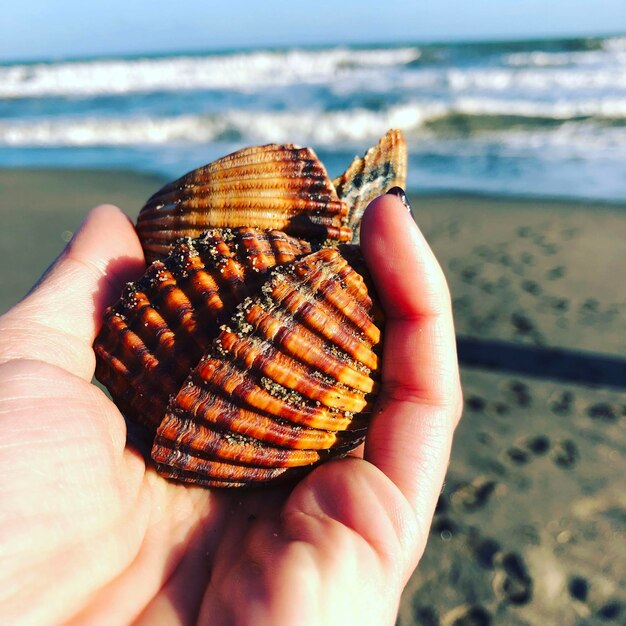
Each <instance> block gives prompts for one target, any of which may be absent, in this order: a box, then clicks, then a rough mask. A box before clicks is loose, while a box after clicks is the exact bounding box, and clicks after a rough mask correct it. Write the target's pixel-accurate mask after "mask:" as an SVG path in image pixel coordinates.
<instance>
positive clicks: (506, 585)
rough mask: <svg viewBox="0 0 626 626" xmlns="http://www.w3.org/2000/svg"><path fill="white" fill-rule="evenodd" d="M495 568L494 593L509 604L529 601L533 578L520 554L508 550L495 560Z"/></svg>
mask: <svg viewBox="0 0 626 626" xmlns="http://www.w3.org/2000/svg"><path fill="white" fill-rule="evenodd" d="M496 568H497V572H496V575H495V576H494V578H493V588H494V591H495V592H496V594H497V595H498V596H500V597H502V598H504V599H506V600H507V601H508V602H510V603H511V604H527V603H528V602H530V600H531V599H532V593H533V580H532V578H531V576H530V574H529V573H528V568H527V567H526V563H525V562H524V559H523V558H522V556H521V555H520V554H518V553H517V552H508V553H507V554H504V555H502V557H501V558H499V559H498V560H497V563H496Z"/></svg>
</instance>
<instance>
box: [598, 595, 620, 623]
mask: <svg viewBox="0 0 626 626" xmlns="http://www.w3.org/2000/svg"><path fill="white" fill-rule="evenodd" d="M623 613H624V611H623V610H622V604H621V603H620V602H619V601H618V600H611V601H610V602H607V603H606V604H605V605H604V606H603V607H602V608H600V609H599V610H598V617H599V618H600V619H601V620H604V621H606V622H609V621H610V622H616V621H617V620H618V619H620V618H621V617H623Z"/></svg>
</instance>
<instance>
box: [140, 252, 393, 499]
mask: <svg viewBox="0 0 626 626" xmlns="http://www.w3.org/2000/svg"><path fill="white" fill-rule="evenodd" d="M350 255H352V258H351V260H352V264H353V265H355V266H357V267H359V269H360V272H361V273H364V270H363V268H362V266H360V264H359V263H358V261H356V262H355V260H354V251H348V250H343V251H342V252H340V251H339V250H338V249H335V248H326V249H322V250H320V251H319V252H316V253H314V254H311V255H308V256H306V257H303V258H302V259H300V260H298V261H295V262H294V263H292V264H289V265H283V266H280V267H277V268H275V269H274V270H272V272H271V276H270V278H269V280H268V281H267V282H266V283H265V284H264V286H263V287H262V290H261V292H260V293H259V295H257V296H256V297H253V298H247V299H246V300H245V301H244V302H243V303H242V304H241V305H240V306H239V307H238V308H237V311H236V313H235V315H234V316H233V317H232V318H231V320H230V321H229V322H228V323H227V324H225V325H224V326H223V327H222V331H221V333H220V334H219V336H218V337H217V339H216V340H215V341H214V342H213V345H212V347H211V349H210V350H209V351H208V352H207V353H206V354H205V355H204V357H203V358H202V360H201V361H200V363H199V364H198V366H197V367H196V368H195V369H194V370H193V371H192V372H191V375H190V376H189V378H188V379H187V381H186V382H185V384H184V385H183V386H182V387H181V388H180V391H179V392H178V394H177V395H176V397H175V398H174V400H173V401H172V402H171V403H170V406H169V408H168V410H167V413H166V416H165V418H164V419H163V421H162V422H161V425H160V426H159V428H158V431H157V436H156V439H155V441H154V445H153V448H152V458H153V460H154V461H155V462H156V463H157V467H158V470H159V472H160V473H162V474H163V475H165V476H168V477H172V478H176V479H178V480H182V481H188V482H193V483H196V484H202V485H206V486H228V487H231V486H243V485H255V484H263V483H266V482H268V481H273V480H276V479H278V478H281V479H288V478H290V477H292V476H300V475H301V474H302V473H303V472H305V471H308V470H310V469H311V468H312V467H314V466H315V465H317V464H318V463H320V462H321V461H323V460H325V459H327V458H330V457H332V456H337V455H343V454H346V453H347V452H348V451H349V450H351V449H353V448H354V447H356V446H357V445H358V444H359V443H360V442H361V441H362V440H363V438H364V436H365V430H366V427H367V421H368V416H369V412H370V411H371V408H372V401H373V398H374V396H375V393H376V391H377V387H378V382H377V379H378V374H379V367H380V360H379V356H378V354H377V348H378V346H379V344H380V341H381V329H380V325H381V318H380V315H379V313H378V309H377V307H376V306H375V305H374V303H373V302H372V299H371V297H370V295H369V292H368V288H367V285H366V283H365V280H364V279H363V276H362V275H361V273H359V272H357V271H356V270H355V269H354V267H353V266H352V265H351V264H350V263H349V262H348V260H347V258H350Z"/></svg>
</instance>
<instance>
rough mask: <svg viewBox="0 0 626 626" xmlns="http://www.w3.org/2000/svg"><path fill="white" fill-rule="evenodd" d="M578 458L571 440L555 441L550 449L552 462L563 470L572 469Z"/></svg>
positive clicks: (575, 446) (576, 449) (576, 448)
mask: <svg viewBox="0 0 626 626" xmlns="http://www.w3.org/2000/svg"><path fill="white" fill-rule="evenodd" d="M579 457H580V453H579V452H578V446H577V445H576V444H575V443H574V442H573V441H572V440H571V439H563V440H561V441H557V442H556V443H555V444H554V446H553V447H552V460H553V461H554V463H555V464H556V465H558V466H559V467H562V468H564V469H571V468H572V467H574V465H576V463H577V462H578V459H579Z"/></svg>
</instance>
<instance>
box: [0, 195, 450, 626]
mask: <svg viewBox="0 0 626 626" xmlns="http://www.w3.org/2000/svg"><path fill="white" fill-rule="evenodd" d="M361 242H362V247H363V253H364V255H365V257H366V260H367V262H368V264H369V266H370V268H371V272H372V275H373V278H374V281H375V283H376V285H377V288H378V290H379V294H380V297H381V299H382V302H383V306H384V309H385V311H386V316H387V326H386V336H385V353H384V367H383V390H382V394H381V397H380V401H379V403H378V405H377V411H376V414H375V417H374V419H373V422H372V425H371V430H370V432H369V435H368V438H367V442H366V446H365V450H364V452H363V453H362V454H363V457H364V458H363V459H361V458H355V457H349V458H345V459H342V460H337V461H333V462H330V463H328V464H326V465H323V466H321V467H319V468H318V469H316V470H315V471H313V472H312V473H311V474H310V475H309V476H308V477H307V478H306V479H305V480H303V481H302V482H301V483H300V484H298V485H297V486H296V487H295V488H293V487H291V488H286V487H281V488H278V487H275V488H271V489H264V490H260V491H252V492H246V491H237V490H233V491H228V490H226V491H220V490H205V489H201V488H197V487H188V486H183V485H179V484H174V483H171V482H168V481H166V480H164V479H162V478H161V477H159V476H158V475H157V474H156V473H155V471H154V469H153V468H152V467H150V466H149V467H147V468H146V466H145V464H144V460H143V458H142V457H141V456H140V455H139V454H138V453H137V452H136V451H134V450H133V449H132V448H130V447H127V446H126V430H125V423H124V420H123V418H122V416H121V414H120V413H119V412H118V410H117V408H116V407H115V406H114V405H113V404H112V403H111V401H110V400H109V399H108V398H107V397H106V396H105V394H104V393H102V392H101V391H100V390H99V389H98V388H97V387H95V386H94V385H92V384H91V382H90V381H91V378H92V375H93V371H94V363H95V359H94V354H93V351H92V349H91V344H92V342H93V339H94V337H95V334H96V332H97V330H98V326H99V320H100V319H101V316H102V312H103V310H104V307H105V306H107V305H108V304H110V303H111V302H112V301H114V300H115V299H116V298H117V297H118V295H119V293H120V291H121V286H122V284H123V283H124V282H125V281H126V280H129V279H130V278H132V277H136V276H137V275H138V274H139V273H140V272H141V271H142V268H143V257H142V254H141V248H140V246H139V242H138V241H137V238H136V236H135V233H134V230H133V228H132V226H131V224H130V223H129V221H128V220H127V218H126V217H124V216H123V215H122V213H120V212H119V211H118V210H117V209H115V208H114V207H110V206H103V207H99V208H98V209H95V210H94V211H93V212H92V213H90V214H89V216H88V217H87V219H86V221H85V223H84V224H83V225H82V227H81V228H80V230H79V231H78V232H77V234H76V236H75V237H74V239H73V240H72V242H71V243H70V244H69V246H68V247H67V249H66V250H65V251H64V252H63V253H62V255H61V256H60V257H59V259H58V260H57V261H56V263H55V264H54V265H53V266H52V268H51V269H50V270H49V271H48V272H47V273H46V275H45V276H44V278H43V279H42V280H41V281H40V283H39V284H38V285H37V286H36V287H35V288H34V290H33V291H32V292H31V293H30V294H29V295H28V296H27V297H26V298H25V299H24V300H23V301H22V302H21V303H20V304H18V305H17V306H16V307H14V308H13V309H12V310H11V311H9V312H8V313H7V314H6V315H4V316H3V317H2V318H0V474H1V476H2V481H1V483H0V501H1V502H2V506H1V507H0V529H1V534H0V589H1V591H0V622H1V623H3V624H13V625H16V624H46V625H50V624H58V623H70V624H89V625H90V626H95V625H100V624H111V625H115V626H118V625H122V624H129V623H138V624H151V625H152V624H168V625H171V624H185V625H187V624H196V623H199V624H219V625H222V624H253V625H254V626H261V625H264V624H268V625H272V626H280V625H281V624H287V625H292V624H307V625H308V624H319V625H324V626H329V625H332V624H342V625H345V624H360V625H364V624H375V625H376V626H380V625H381V624H393V623H394V620H395V615H396V612H397V608H398V602H399V599H400V594H401V592H402V589H403V587H404V585H405V584H406V581H407V580H408V578H409V576H410V575H411V572H412V571H413V569H414V567H415V566H416V564H417V562H418V560H419V558H420V556H421V554H422V551H423V549H424V546H425V543H426V539H427V536H428V529H429V526H430V523H431V519H432V515H433V511H434V507H435V503H436V500H437V496H438V494H439V491H440V489H441V485H442V481H443V478H444V474H445V471H446V465H447V461H448V457H449V452H450V445H451V440H452V433H453V430H454V427H455V425H456V422H457V420H458V417H459V415H460V407H461V393H460V388H459V380H458V371H457V365H456V354H455V342H454V331H453V325H452V317H451V311H450V303H449V296H448V292H447V288H446V284H445V280H444V278H443V274H442V272H441V269H440V268H439V266H438V265H437V263H436V261H435V258H434V256H433V255H432V252H431V251H430V249H429V248H428V246H427V244H426V242H425V240H424V239H423V237H422V235H421V233H420V232H419V230H418V229H417V227H416V226H415V224H414V223H413V221H412V219H411V218H410V216H409V214H408V212H407V211H406V209H405V208H404V207H403V206H402V204H401V202H400V201H399V200H398V199H397V198H396V197H394V196H390V195H387V196H383V197H381V198H379V199H377V200H376V201H374V202H373V203H372V205H371V206H370V208H369V209H368V211H367V213H366V215H365V217H364V220H363V227H362V236H361Z"/></svg>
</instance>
